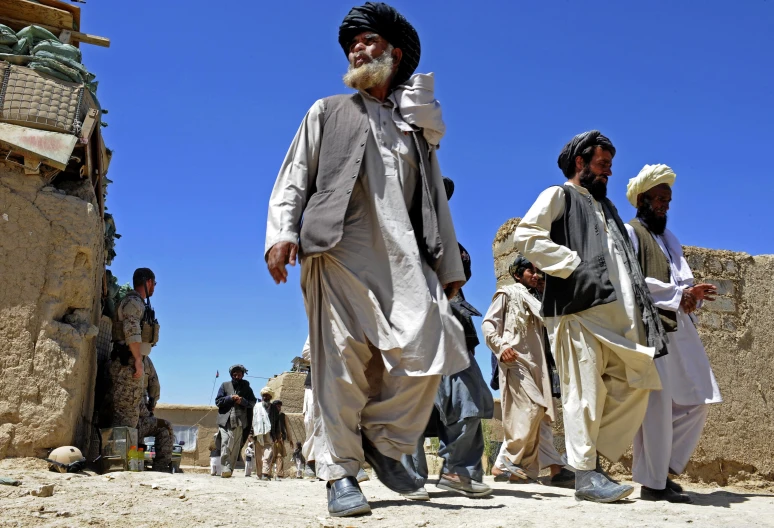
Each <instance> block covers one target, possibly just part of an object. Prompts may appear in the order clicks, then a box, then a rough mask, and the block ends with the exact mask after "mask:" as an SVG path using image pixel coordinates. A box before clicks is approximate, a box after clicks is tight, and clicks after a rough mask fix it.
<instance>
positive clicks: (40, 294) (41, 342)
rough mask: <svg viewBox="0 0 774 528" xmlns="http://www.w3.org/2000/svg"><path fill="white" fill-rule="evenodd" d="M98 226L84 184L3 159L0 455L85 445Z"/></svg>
mask: <svg viewBox="0 0 774 528" xmlns="http://www.w3.org/2000/svg"><path fill="white" fill-rule="evenodd" d="M103 230H104V228H103V223H102V218H101V215H100V211H99V207H98V206H97V201H96V198H95V196H94V192H93V190H92V188H91V187H90V185H89V184H88V183H87V182H84V183H83V184H81V183H77V182H72V183H68V184H63V185H60V186H59V188H56V187H54V186H51V185H49V184H48V182H47V181H46V180H44V179H43V178H41V177H40V176H27V175H25V174H24V170H23V169H22V168H19V167H16V166H13V165H8V164H3V163H0V277H2V280H1V281H0V459H2V458H4V457H6V456H45V455H47V454H48V450H49V449H50V448H54V447H59V446H62V445H77V446H79V447H82V448H84V447H86V446H85V445H84V444H85V442H86V438H87V437H88V433H89V428H90V427H91V426H90V423H91V416H92V408H91V407H92V405H93V402H92V399H93V393H94V377H95V368H96V354H95V340H94V337H95V336H96V335H97V331H98V329H97V326H96V323H97V322H98V316H99V312H100V308H99V299H100V292H101V280H102V274H103V263H104V257H103V244H104V242H103Z"/></svg>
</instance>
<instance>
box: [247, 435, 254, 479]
mask: <svg viewBox="0 0 774 528" xmlns="http://www.w3.org/2000/svg"><path fill="white" fill-rule="evenodd" d="M254 458H255V442H253V435H249V436H248V437H247V446H246V447H245V477H249V476H250V475H252V474H253V463H254Z"/></svg>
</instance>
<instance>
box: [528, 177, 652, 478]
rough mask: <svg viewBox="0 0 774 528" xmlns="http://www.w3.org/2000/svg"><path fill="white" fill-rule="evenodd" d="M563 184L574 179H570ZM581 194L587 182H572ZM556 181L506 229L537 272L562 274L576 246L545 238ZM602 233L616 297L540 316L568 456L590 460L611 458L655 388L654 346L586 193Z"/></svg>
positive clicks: (558, 198)
mask: <svg viewBox="0 0 774 528" xmlns="http://www.w3.org/2000/svg"><path fill="white" fill-rule="evenodd" d="M565 185H574V184H572V183H570V182H567V183H565ZM575 188H576V189H577V190H578V192H580V193H581V194H583V195H587V196H588V195H589V192H588V190H586V189H585V188H583V187H580V186H575ZM564 192H565V191H564V188H563V187H550V188H549V189H546V190H545V191H543V192H542V193H541V194H540V196H539V197H538V199H537V200H536V201H535V203H534V204H533V205H532V207H531V208H530V209H529V211H528V212H527V213H526V214H525V215H524V218H523V219H522V220H521V222H520V223H519V225H518V227H517V228H516V231H515V233H514V241H515V245H516V249H517V250H518V251H519V252H520V253H521V254H523V255H524V256H525V257H526V258H527V259H529V261H530V262H532V263H533V264H535V266H536V267H537V268H538V269H540V270H542V271H543V272H545V273H547V274H549V275H552V276H555V277H559V278H567V277H569V276H570V275H571V274H572V272H573V271H574V270H575V268H576V267H577V266H578V264H579V263H580V257H579V256H578V254H577V252H575V251H572V250H570V249H569V248H567V247H565V246H561V245H559V244H557V243H555V242H553V241H552V240H551V234H550V231H551V224H552V223H553V222H554V221H555V220H556V219H557V218H559V217H560V216H561V215H562V214H563V213H564V206H565V199H564ZM592 202H593V204H594V209H595V215H594V217H593V218H589V219H588V222H589V223H596V227H597V228H598V230H599V232H600V234H601V236H603V238H604V247H606V249H607V251H605V253H604V257H605V262H606V264H607V270H608V276H609V279H610V282H611V283H612V285H613V288H614V289H615V292H616V300H615V301H613V302H611V303H607V304H603V305H599V306H595V307H592V308H589V309H587V310H584V311H582V312H579V313H576V314H571V315H566V316H561V317H547V318H545V326H546V329H547V330H548V333H549V338H550V341H551V346H552V351H553V353H554V356H555V358H556V364H557V370H558V372H559V375H560V378H561V384H562V406H563V409H564V423H565V441H566V445H567V458H568V462H569V464H570V465H571V466H572V467H574V468H576V469H581V470H589V469H594V467H596V457H597V451H599V452H601V453H602V454H603V455H605V456H606V457H607V458H609V459H611V460H617V459H618V458H620V456H621V455H622V454H623V452H624V451H625V449H626V447H628V445H629V443H630V442H631V440H632V439H633V437H634V435H635V433H636V431H637V429H638V428H639V426H640V424H641V423H642V419H643V418H644V415H645V410H646V407H647V391H648V390H652V389H660V388H661V383H660V381H659V378H658V372H657V370H656V368H655V366H654V364H653V356H654V355H655V350H654V349H653V348H652V347H647V346H644V345H643V344H642V343H644V342H645V332H644V328H643V324H642V318H641V316H640V312H639V308H638V307H637V303H636V300H635V297H634V291H633V288H632V284H631V279H630V277H629V276H628V274H627V272H626V268H625V265H624V263H623V259H622V256H621V255H620V254H619V253H618V250H617V249H616V247H615V244H614V242H613V239H612V237H609V236H607V230H608V226H607V222H606V221H605V216H604V212H603V210H602V207H601V205H600V204H599V203H598V202H597V201H596V200H594V199H593V198H592Z"/></svg>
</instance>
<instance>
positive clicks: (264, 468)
mask: <svg viewBox="0 0 774 528" xmlns="http://www.w3.org/2000/svg"><path fill="white" fill-rule="evenodd" d="M273 397H274V392H273V391H272V390H271V389H270V388H269V387H264V388H262V389H261V401H260V402H258V404H256V406H255V408H254V410H253V438H255V465H256V470H255V472H256V476H257V477H258V478H260V479H262V480H270V477H269V474H270V473H271V460H272V458H273V457H274V454H273V452H272V439H271V418H270V416H269V412H270V411H271V399H272V398H273ZM259 464H260V465H259ZM259 469H260V471H259Z"/></svg>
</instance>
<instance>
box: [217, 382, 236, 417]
mask: <svg viewBox="0 0 774 528" xmlns="http://www.w3.org/2000/svg"><path fill="white" fill-rule="evenodd" d="M232 402H233V400H232V399H231V396H227V395H226V390H225V389H224V388H223V385H221V386H220V388H219V389H218V395H217V396H215V405H217V406H218V409H219V410H222V411H226V410H228V409H230V408H231V407H233V403H232Z"/></svg>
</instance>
